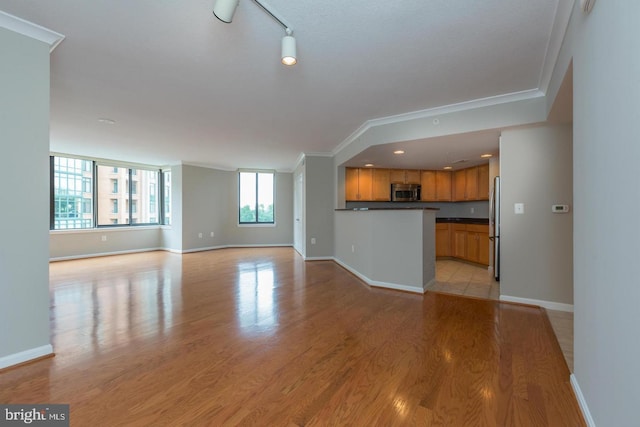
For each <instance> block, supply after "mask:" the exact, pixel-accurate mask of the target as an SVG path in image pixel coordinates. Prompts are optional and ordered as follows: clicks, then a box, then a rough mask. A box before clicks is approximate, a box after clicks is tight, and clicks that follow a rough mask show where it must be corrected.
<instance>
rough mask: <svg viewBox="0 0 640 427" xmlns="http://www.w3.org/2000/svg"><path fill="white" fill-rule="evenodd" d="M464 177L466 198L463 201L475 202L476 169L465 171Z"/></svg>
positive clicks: (476, 194) (476, 187)
mask: <svg viewBox="0 0 640 427" xmlns="http://www.w3.org/2000/svg"><path fill="white" fill-rule="evenodd" d="M465 172H466V175H465V178H466V183H465V184H466V189H467V191H466V195H465V196H466V197H465V200H477V199H478V168H477V167H474V168H468V169H465Z"/></svg>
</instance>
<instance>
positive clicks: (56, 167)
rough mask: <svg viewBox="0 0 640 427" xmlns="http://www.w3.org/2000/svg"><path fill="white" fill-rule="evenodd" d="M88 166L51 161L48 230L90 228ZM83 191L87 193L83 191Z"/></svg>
mask: <svg viewBox="0 0 640 427" xmlns="http://www.w3.org/2000/svg"><path fill="white" fill-rule="evenodd" d="M87 164H88V165H89V166H87ZM91 165H92V162H91V161H87V160H81V159H73V158H68V157H51V221H50V222H51V224H50V228H51V229H52V230H67V229H78V228H92V227H93V214H92V212H93V209H92V205H93V194H91V187H92V185H93V168H92V167H91ZM87 188H89V191H85V190H86V189H87Z"/></svg>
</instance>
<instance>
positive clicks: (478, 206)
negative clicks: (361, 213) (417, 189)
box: [345, 201, 489, 218]
mask: <svg viewBox="0 0 640 427" xmlns="http://www.w3.org/2000/svg"><path fill="white" fill-rule="evenodd" d="M345 207H346V208H347V209H356V208H398V209H402V208H438V209H440V210H439V211H438V212H437V213H436V218H489V202H487V201H475V202H442V203H432V202H347V204H346V206H345ZM472 210H473V212H471V211H472Z"/></svg>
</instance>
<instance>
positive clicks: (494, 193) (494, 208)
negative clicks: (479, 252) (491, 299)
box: [489, 176, 500, 281]
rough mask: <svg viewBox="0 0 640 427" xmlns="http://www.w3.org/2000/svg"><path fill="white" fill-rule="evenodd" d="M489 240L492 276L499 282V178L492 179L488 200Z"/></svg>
mask: <svg viewBox="0 0 640 427" xmlns="http://www.w3.org/2000/svg"><path fill="white" fill-rule="evenodd" d="M489 224H490V227H491V230H489V233H491V234H490V235H489V239H490V240H491V241H492V242H493V276H494V277H495V279H496V280H498V281H499V280H500V177H499V176H496V177H495V178H493V189H492V190H491V197H490V200H489Z"/></svg>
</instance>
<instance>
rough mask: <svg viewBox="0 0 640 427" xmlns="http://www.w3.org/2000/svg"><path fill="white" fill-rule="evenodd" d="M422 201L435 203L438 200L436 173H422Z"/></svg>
mask: <svg viewBox="0 0 640 427" xmlns="http://www.w3.org/2000/svg"><path fill="white" fill-rule="evenodd" d="M420 187H421V188H420V200H422V201H423V202H434V201H436V200H437V194H438V190H437V187H436V171H422V174H421V176H420Z"/></svg>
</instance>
